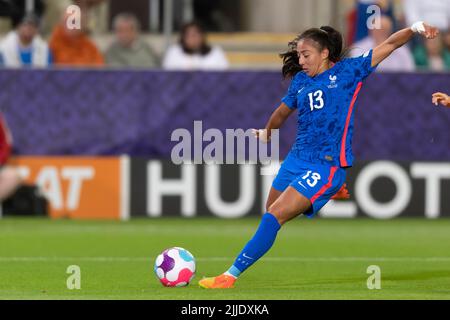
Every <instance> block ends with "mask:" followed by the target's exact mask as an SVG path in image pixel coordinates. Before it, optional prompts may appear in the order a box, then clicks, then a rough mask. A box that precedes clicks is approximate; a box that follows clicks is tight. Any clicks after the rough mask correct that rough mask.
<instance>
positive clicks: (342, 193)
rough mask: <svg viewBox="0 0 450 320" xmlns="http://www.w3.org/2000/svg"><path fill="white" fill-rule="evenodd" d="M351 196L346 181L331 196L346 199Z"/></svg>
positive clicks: (335, 198) (334, 198)
mask: <svg viewBox="0 0 450 320" xmlns="http://www.w3.org/2000/svg"><path fill="white" fill-rule="evenodd" d="M349 198H350V193H349V192H348V189H347V184H346V183H344V184H343V185H342V187H341V188H340V189H339V191H338V192H336V194H335V195H334V196H332V197H331V199H333V200H345V199H349Z"/></svg>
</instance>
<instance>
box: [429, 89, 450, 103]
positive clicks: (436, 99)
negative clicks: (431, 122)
mask: <svg viewBox="0 0 450 320" xmlns="http://www.w3.org/2000/svg"><path fill="white" fill-rule="evenodd" d="M432 102H433V103H434V104H435V105H438V103H440V104H442V105H443V106H445V107H450V97H449V96H448V95H446V94H445V93H442V92H435V93H433V96H432Z"/></svg>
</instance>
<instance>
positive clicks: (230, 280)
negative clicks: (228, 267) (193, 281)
mask: <svg viewBox="0 0 450 320" xmlns="http://www.w3.org/2000/svg"><path fill="white" fill-rule="evenodd" d="M235 282H236V278H234V277H232V276H227V275H225V274H221V275H220V276H217V277H211V278H203V279H202V280H200V281H199V282H198V285H199V286H200V287H202V288H205V289H229V288H234V283H235Z"/></svg>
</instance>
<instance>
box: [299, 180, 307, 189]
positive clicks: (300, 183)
mask: <svg viewBox="0 0 450 320" xmlns="http://www.w3.org/2000/svg"><path fill="white" fill-rule="evenodd" d="M298 184H299V185H301V186H302V187H303V188H305V189H307V188H306V187H305V186H304V185H303V183H302V182H301V181H299V182H298Z"/></svg>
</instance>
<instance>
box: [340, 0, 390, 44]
mask: <svg viewBox="0 0 450 320" xmlns="http://www.w3.org/2000/svg"><path fill="white" fill-rule="evenodd" d="M372 5H377V6H378V7H379V8H380V11H381V14H382V15H385V16H388V17H390V18H391V20H392V22H393V28H392V29H393V30H395V29H396V23H395V15H394V5H393V1H392V0H358V1H357V2H356V6H355V8H354V9H353V10H352V11H350V12H349V14H348V15H347V24H348V28H347V43H348V45H350V44H352V43H354V42H356V41H360V40H362V39H364V38H366V37H367V36H368V35H369V29H368V28H367V21H368V19H369V18H370V16H372V15H373V12H372V11H369V12H368V11H367V9H368V8H369V7H370V6H372Z"/></svg>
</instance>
